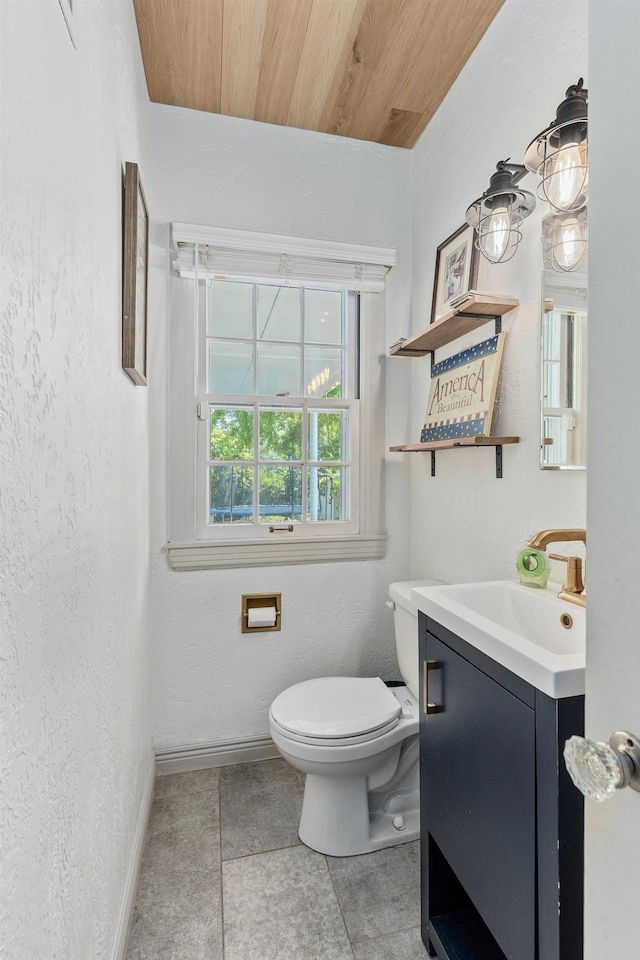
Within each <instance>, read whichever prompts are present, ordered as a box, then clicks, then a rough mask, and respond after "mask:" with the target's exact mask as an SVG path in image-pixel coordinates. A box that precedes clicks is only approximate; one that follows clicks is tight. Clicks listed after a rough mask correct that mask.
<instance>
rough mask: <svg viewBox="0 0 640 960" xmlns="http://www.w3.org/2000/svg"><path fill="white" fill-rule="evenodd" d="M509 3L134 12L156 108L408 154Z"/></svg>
mask: <svg viewBox="0 0 640 960" xmlns="http://www.w3.org/2000/svg"><path fill="white" fill-rule="evenodd" d="M503 2H504V0H134V6H135V11H136V17H137V21H138V32H139V35H140V43H141V47H142V56H143V60H144V67H145V71H146V76H147V84H148V88H149V96H150V98H151V100H153V101H156V102H158V103H167V104H172V105H174V106H180V107H190V108H192V109H195V110H206V111H209V112H211V113H222V114H227V115H229V116H234V117H244V118H246V119H250V120H260V121H263V122H265V123H277V124H284V125H286V126H291V127H302V128H304V129H306V130H318V131H321V132H323V133H331V134H337V135H339V136H344V137H354V138H356V139H359V140H372V141H374V142H377V143H385V144H389V145H390V146H396V147H412V146H413V145H414V144H415V142H416V140H417V139H418V137H419V136H420V134H421V133H422V131H423V130H424V128H425V127H426V125H427V123H428V122H429V120H430V119H431V117H432V116H433V114H434V113H435V112H436V110H437V109H438V106H439V105H440V103H441V101H442V100H443V98H444V97H445V95H446V93H447V91H448V90H449V88H450V86H451V85H452V83H453V82H454V80H455V79H456V77H457V76H458V73H459V72H460V70H461V69H462V67H463V66H464V64H465V63H466V61H467V59H468V58H469V56H470V54H471V53H472V52H473V50H474V48H475V47H476V45H477V43H478V41H479V40H480V38H481V37H482V35H483V34H484V32H485V30H486V29H487V27H488V26H489V24H490V23H491V21H492V20H493V18H494V17H495V15H496V13H497V12H498V10H499V9H500V7H501V6H502V4H503Z"/></svg>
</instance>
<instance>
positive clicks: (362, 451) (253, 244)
mask: <svg viewBox="0 0 640 960" xmlns="http://www.w3.org/2000/svg"><path fill="white" fill-rule="evenodd" d="M173 239H174V244H175V245H176V246H177V245H178V244H179V243H181V244H185V245H187V244H207V246H208V248H210V249H211V248H214V249H215V250H216V262H215V267H214V268H213V269H214V270H215V274H212V275H215V276H220V275H221V270H220V268H221V266H222V265H224V266H225V267H226V269H227V272H226V273H225V274H223V276H224V278H225V279H244V280H253V281H254V282H255V281H260V280H263V279H264V280H267V281H269V280H270V281H271V282H274V280H276V279H277V276H278V273H279V274H280V282H282V279H283V276H282V262H283V259H284V260H285V261H286V276H287V277H290V278H291V277H292V274H294V276H293V278H292V280H299V281H302V279H304V274H305V272H306V271H309V272H310V273H311V283H310V284H308V285H316V286H321V287H327V286H330V285H331V284H333V286H334V287H335V288H340V289H343V288H344V287H345V286H347V287H350V288H351V289H352V290H356V291H357V292H358V295H359V299H360V307H359V325H360V331H359V332H360V351H359V353H360V371H359V386H360V401H349V402H350V403H352V413H351V416H353V417H354V422H353V423H352V429H356V428H359V449H358V457H357V462H355V463H353V465H352V470H353V471H354V476H353V478H352V481H353V487H354V490H358V494H357V497H356V508H355V511H354V513H353V514H352V521H353V525H352V526H351V527H350V528H346V530H345V526H344V525H343V524H337V523H336V524H333V523H331V524H330V526H331V527H332V528H333V529H332V531H330V532H327V531H326V529H322V528H324V523H317V524H313V527H314V529H313V531H310V530H309V529H308V528H309V527H311V526H312V525H311V524H293V527H294V529H293V531H292V532H289V531H288V530H287V531H284V532H277V533H273V534H271V535H267V536H262V535H261V536H257V537H256V536H250V535H248V534H247V532H246V527H247V526H248V525H246V526H245V525H243V524H238V525H237V529H238V530H241V528H243V527H245V530H244V531H242V532H240V533H236V532H235V529H236V528H234V529H233V531H232V530H231V529H229V528H228V530H227V531H226V532H227V535H226V536H223V537H222V538H218V535H216V538H214V539H212V538H211V536H210V533H211V531H210V530H209V531H205V530H204V529H203V527H202V526H201V524H200V520H199V517H198V497H199V496H200V497H201V496H202V481H201V479H199V471H198V462H199V461H198V443H200V444H202V442H203V441H202V436H203V434H206V420H205V421H203V420H202V419H200V418H199V416H198V413H199V412H200V416H202V410H203V406H200V407H199V404H200V405H203V404H206V403H207V400H208V397H207V395H203V394H202V393H201V392H200V393H199V386H201V380H200V378H199V376H198V363H199V356H200V351H199V342H200V330H199V326H198V323H199V321H198V314H199V311H198V309H197V307H198V303H197V301H198V295H197V292H196V291H197V284H196V283H188V282H185V280H184V279H183V278H184V277H185V276H186V277H188V276H190V275H191V276H193V275H194V272H195V274H196V275H197V274H198V268H197V267H196V269H195V271H192V272H191V274H189V267H188V263H187V262H186V261H183V263H182V264H180V263H178V264H176V263H174V267H175V268H176V269H175V270H174V272H172V275H171V277H170V296H169V323H170V364H169V366H170V388H169V445H170V459H169V531H170V539H169V542H168V543H167V553H168V557H169V561H170V563H171V566H172V567H173V568H174V569H176V570H196V569H207V568H216V567H244V566H261V565H267V566H268V565H273V564H299V563H319V562H336V561H341V560H375V559H381V558H382V557H384V554H385V548H386V540H387V538H386V534H385V532H384V469H383V468H384V458H385V449H384V393H383V386H384V384H383V364H382V362H381V358H382V357H383V356H384V355H385V352H386V345H385V297H384V276H385V274H386V272H387V270H388V269H389V268H390V267H391V266H393V264H394V263H395V252H394V251H391V250H387V249H382V248H375V247H361V246H355V245H351V244H343V243H336V244H333V243H329V242H324V241H309V240H303V239H300V238H291V237H280V236H275V235H273V236H272V235H265V234H253V233H247V232H244V231H229V230H213V229H210V228H205V227H194V226H191V225H188V224H174V225H173ZM218 253H219V256H218ZM174 255H175V254H174ZM225 258H226V260H225ZM332 258H333V259H332ZM185 264H187V265H186V266H185ZM369 265H371V268H370V269H369V270H368V269H367V267H368V266H369ZM229 267H231V269H232V270H233V272H230V271H229ZM358 288H360V289H359V290H358ZM200 312H201V311H200ZM217 399H219V398H217ZM274 399H275V398H274ZM253 400H256V401H257V402H260V398H253ZM250 402H253V401H250ZM269 404H270V405H271V402H270V401H269ZM311 405H312V406H313V405H315V404H314V403H313V402H311ZM341 405H344V403H343V402H342V403H341ZM358 408H359V412H358ZM204 409H206V407H205V408H204ZM358 421H359V422H358ZM199 437H200V439H199ZM356 483H357V487H356ZM225 526H226V525H225ZM338 528H340V530H341V531H342V532H336V530H337V529H338ZM254 529H255V528H254Z"/></svg>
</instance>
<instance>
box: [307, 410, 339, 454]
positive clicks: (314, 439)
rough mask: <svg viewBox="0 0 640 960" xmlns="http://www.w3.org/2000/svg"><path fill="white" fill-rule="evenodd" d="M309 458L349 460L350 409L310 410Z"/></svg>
mask: <svg viewBox="0 0 640 960" xmlns="http://www.w3.org/2000/svg"><path fill="white" fill-rule="evenodd" d="M308 430H309V460H347V459H348V454H347V449H348V438H349V433H348V431H349V412H348V410H310V411H309V423H308Z"/></svg>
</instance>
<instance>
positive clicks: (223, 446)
mask: <svg viewBox="0 0 640 960" xmlns="http://www.w3.org/2000/svg"><path fill="white" fill-rule="evenodd" d="M176 228H178V229H176ZM201 230H204V228H194V227H191V228H188V231H187V232H188V235H189V239H188V240H182V239H181V237H182V236H184V233H185V225H182V224H181V225H176V224H174V242H175V243H176V245H177V248H178V260H177V261H176V262H175V263H174V266H175V268H176V272H175V273H174V274H173V275H172V278H171V286H172V296H171V303H172V308H171V318H170V322H171V370H172V378H171V390H170V445H171V449H172V456H171V464H170V533H171V540H170V542H169V544H168V552H169V557H170V560H171V563H172V565H173V566H174V567H175V568H190V569H195V568H201V567H215V566H245V565H255V564H263V563H265V564H269V563H300V562H318V561H322V560H340V559H374V558H379V557H381V556H383V555H384V547H385V542H386V537H385V535H384V523H383V500H382V498H383V487H382V463H383V458H384V446H383V440H384V438H383V429H382V427H381V424H382V422H383V421H382V414H383V410H382V399H383V398H382V378H381V373H380V362H379V358H380V354H381V353H382V352H384V351H385V345H384V295H383V290H384V275H385V274H386V272H387V270H388V266H389V264H390V263H391V262H392V257H391V255H390V251H378V250H377V249H376V248H356V250H355V251H353V252H352V251H349V252H352V254H353V253H357V255H358V257H359V259H358V260H347V261H345V259H344V254H345V245H343V244H342V245H341V244H338V245H334V244H318V242H317V241H299V240H298V241H296V240H295V238H294V239H292V238H276V237H274V238H265V237H264V236H262V235H260V236H258V235H252V234H248V235H247V234H238V233H237V232H236V231H222V232H220V231H217V232H216V235H217V236H218V238H219V235H220V233H222V234H223V235H224V240H226V241H227V242H226V244H223V243H218V244H216V245H214V244H213V243H212V242H211V240H212V236H211V233H212V232H211V231H208V232H207V242H206V243H203V242H202V239H200V240H197V239H196V240H195V241H194V238H193V232H194V231H195V232H196V235H197V232H198V231H201ZM230 234H231V235H232V237H231V239H232V240H233V241H234V243H233V244H230V243H229V242H228V241H229V239H230V238H229V235H230ZM238 238H239V240H240V243H239V246H236V245H235V242H236V241H238ZM267 241H272V242H273V243H274V244H276V243H277V245H278V246H277V247H276V249H275V250H273V251H272V250H266V251H265V246H266V245H268V244H267ZM283 242H285V246H284V252H283V246H281V244H283ZM310 243H313V244H314V247H315V249H314V256H309V247H308V245H309V244H310ZM301 245H302V246H303V253H304V256H300V257H299V260H298V259H297V256H298V254H299V253H300V246H301ZM305 245H306V246H305ZM318 247H320V252H321V253H322V254H323V256H321V257H320V256H318ZM372 250H375V252H376V254H377V255H378V257H379V259H380V260H381V261H385V263H384V264H379V263H375V260H374V262H373V265H372V266H370V265H369V264H368V261H367V256H368V257H369V258H371V252H372ZM363 252H364V253H365V254H366V255H367V256H363ZM328 253H330V254H331V255H332V256H333V257H334V258H335V259H334V260H332V259H330V257H329V256H327V254H328ZM358 288H360V289H358ZM362 288H364V289H362Z"/></svg>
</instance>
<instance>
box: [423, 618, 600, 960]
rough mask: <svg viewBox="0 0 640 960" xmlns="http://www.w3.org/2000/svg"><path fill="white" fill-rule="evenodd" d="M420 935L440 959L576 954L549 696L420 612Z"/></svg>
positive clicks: (557, 717) (564, 731)
mask: <svg viewBox="0 0 640 960" xmlns="http://www.w3.org/2000/svg"><path fill="white" fill-rule="evenodd" d="M420 669H421V677H422V684H421V691H420V759H421V765H420V777H421V780H420V789H421V860H422V936H423V940H424V943H425V944H426V946H427V949H428V950H429V951H430V953H431V955H432V956H435V957H438V958H440V960H581V958H582V873H583V841H582V834H583V803H582V795H581V794H580V793H579V792H578V791H577V790H576V789H575V787H574V786H573V784H572V783H571V781H570V779H569V777H568V774H567V773H566V770H565V769H564V763H563V762H562V748H563V745H564V741H565V740H566V739H567V737H569V736H571V735H572V734H574V733H576V734H581V733H582V732H583V727H584V723H583V714H584V697H570V698H566V699H564V700H553V699H551V698H550V697H548V696H546V695H545V694H543V693H541V692H540V691H538V690H536V689H535V688H534V687H532V686H531V685H530V684H528V683H527V682H526V681H524V680H522V679H521V678H520V677H517V676H515V675H514V674H512V673H511V672H510V671H508V670H506V669H505V668H504V667H502V666H501V665H500V664H497V663H495V662H494V661H493V660H491V659H490V658H489V657H486V656H485V655H484V654H482V653H480V651H478V650H476V649H475V648H474V647H472V646H470V645H469V644H467V643H466V642H465V641H464V640H461V639H460V638H459V637H457V636H456V635H455V634H453V633H451V632H450V631H449V630H447V629H445V628H444V627H442V626H441V625H440V624H438V623H435V622H434V621H433V620H431V619H429V618H427V617H425V616H424V614H422V613H421V614H420Z"/></svg>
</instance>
